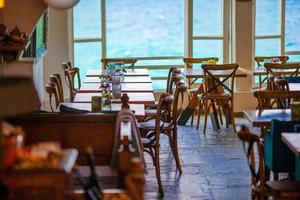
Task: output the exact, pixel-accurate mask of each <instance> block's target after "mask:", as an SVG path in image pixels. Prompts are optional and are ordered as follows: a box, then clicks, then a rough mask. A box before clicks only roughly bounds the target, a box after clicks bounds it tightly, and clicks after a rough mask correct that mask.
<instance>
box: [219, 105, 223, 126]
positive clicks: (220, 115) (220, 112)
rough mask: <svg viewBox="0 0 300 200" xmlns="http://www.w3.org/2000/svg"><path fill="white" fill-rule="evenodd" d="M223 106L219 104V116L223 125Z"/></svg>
mask: <svg viewBox="0 0 300 200" xmlns="http://www.w3.org/2000/svg"><path fill="white" fill-rule="evenodd" d="M221 107H222V106H221V105H220V104H219V105H218V112H219V118H220V122H221V125H223V118H222V110H221Z"/></svg>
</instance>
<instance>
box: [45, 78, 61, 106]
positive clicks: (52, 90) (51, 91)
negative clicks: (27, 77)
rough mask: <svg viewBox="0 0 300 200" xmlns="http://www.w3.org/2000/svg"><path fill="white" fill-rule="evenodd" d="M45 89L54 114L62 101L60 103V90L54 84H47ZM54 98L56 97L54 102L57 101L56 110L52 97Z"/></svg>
mask: <svg viewBox="0 0 300 200" xmlns="http://www.w3.org/2000/svg"><path fill="white" fill-rule="evenodd" d="M45 89H46V92H47V93H48V95H49V104H50V108H51V111H52V112H54V111H55V110H56V109H57V107H58V105H59V103H60V101H59V92H58V89H57V85H56V84H54V83H47V84H46V86H45ZM53 96H54V100H55V109H54V108H53V106H52V97H53Z"/></svg>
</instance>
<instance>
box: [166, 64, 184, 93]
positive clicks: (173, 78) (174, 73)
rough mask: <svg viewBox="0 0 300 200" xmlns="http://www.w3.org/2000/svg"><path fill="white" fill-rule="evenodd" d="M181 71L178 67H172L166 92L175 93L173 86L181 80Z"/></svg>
mask: <svg viewBox="0 0 300 200" xmlns="http://www.w3.org/2000/svg"><path fill="white" fill-rule="evenodd" d="M180 74H181V71H180V69H178V68H176V67H171V68H170V69H169V72H168V79H167V85H166V93H169V94H173V88H174V86H175V85H176V82H178V81H180V80H178V79H181V77H180Z"/></svg>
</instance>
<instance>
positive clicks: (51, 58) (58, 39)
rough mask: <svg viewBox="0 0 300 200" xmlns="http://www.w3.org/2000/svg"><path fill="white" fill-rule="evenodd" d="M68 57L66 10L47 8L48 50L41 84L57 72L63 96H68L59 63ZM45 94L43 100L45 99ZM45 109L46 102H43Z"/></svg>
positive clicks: (44, 60) (44, 59)
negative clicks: (60, 78)
mask: <svg viewBox="0 0 300 200" xmlns="http://www.w3.org/2000/svg"><path fill="white" fill-rule="evenodd" d="M68 58H69V42H68V11H59V10H54V9H51V8H50V9H49V38H48V51H47V53H46V55H45V56H44V58H43V85H45V84H46V83H47V82H49V79H48V77H49V76H50V75H51V74H54V73H59V74H60V75H61V77H62V82H63V85H64V96H65V98H67V97H68V95H69V94H68V88H67V86H66V84H65V79H64V73H63V70H62V67H61V63H62V62H63V61H64V60H67V59H68ZM47 98H48V96H47V94H45V95H44V100H45V101H47ZM44 105H45V106H44V109H45V108H46V109H47V106H48V102H47V103H46V102H44Z"/></svg>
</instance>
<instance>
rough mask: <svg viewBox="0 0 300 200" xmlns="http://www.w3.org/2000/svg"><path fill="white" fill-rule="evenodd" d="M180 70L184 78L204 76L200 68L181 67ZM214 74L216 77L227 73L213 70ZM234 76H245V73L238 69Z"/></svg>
mask: <svg viewBox="0 0 300 200" xmlns="http://www.w3.org/2000/svg"><path fill="white" fill-rule="evenodd" d="M181 72H182V74H183V75H184V76H185V77H186V78H204V72H203V70H202V69H181ZM214 75H215V76H216V77H226V76H228V75H229V74H228V72H226V71H223V70H220V71H214ZM235 77H247V74H246V73H245V72H243V71H242V70H239V69H238V70H237V71H236V74H235Z"/></svg>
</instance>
